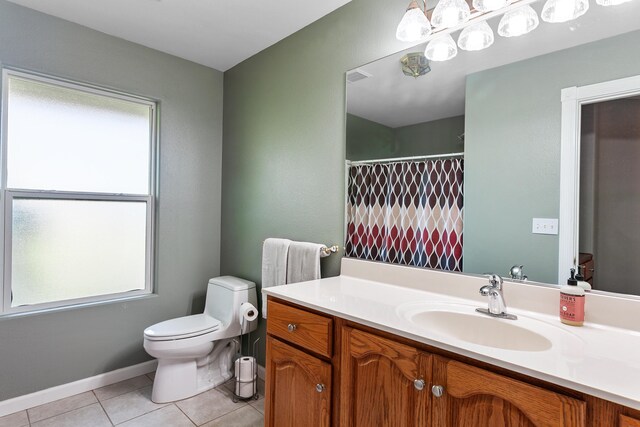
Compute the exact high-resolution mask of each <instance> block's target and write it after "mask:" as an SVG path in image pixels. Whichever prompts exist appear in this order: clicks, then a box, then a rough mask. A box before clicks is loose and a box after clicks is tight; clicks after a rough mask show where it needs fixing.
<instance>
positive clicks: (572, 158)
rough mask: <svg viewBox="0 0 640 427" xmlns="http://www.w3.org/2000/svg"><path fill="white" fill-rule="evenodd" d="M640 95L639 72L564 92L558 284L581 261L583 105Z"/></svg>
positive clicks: (561, 138) (565, 278)
mask: <svg viewBox="0 0 640 427" xmlns="http://www.w3.org/2000/svg"><path fill="white" fill-rule="evenodd" d="M636 95H640V75H637V76H632V77H626V78H622V79H617V80H610V81H606V82H601V83H595V84H591V85H586V86H573V87H568V88H564V89H562V91H561V95H560V99H561V101H562V122H561V134H560V217H559V224H558V225H559V230H558V283H560V284H562V283H566V282H567V279H568V278H569V269H570V268H576V266H577V264H578V243H579V242H578V238H579V224H578V219H579V218H580V200H579V199H580V129H581V114H580V113H581V110H582V106H583V105H587V104H595V103H598V102H603V101H610V100H614V99H620V98H628V97H630V96H636Z"/></svg>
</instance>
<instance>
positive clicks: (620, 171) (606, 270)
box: [578, 96, 640, 294]
mask: <svg viewBox="0 0 640 427" xmlns="http://www.w3.org/2000/svg"><path fill="white" fill-rule="evenodd" d="M580 122H581V135H580V198H579V200H580V208H579V212H580V216H579V218H580V219H579V224H580V226H579V230H580V231H579V261H578V262H579V268H580V270H581V272H582V274H583V276H584V277H585V279H586V280H587V281H588V282H589V283H591V285H592V287H593V288H594V289H606V290H608V291H612V292H620V293H625V294H632V293H635V292H634V291H637V290H636V289H635V287H637V283H638V279H637V278H638V277H640V264H639V263H638V262H637V260H638V259H639V257H640V231H639V230H640V168H638V161H639V160H640V97H638V96H634V97H629V98H622V99H615V100H612V101H604V102H598V103H595V104H587V105H584V106H583V107H582V116H581V121H580Z"/></svg>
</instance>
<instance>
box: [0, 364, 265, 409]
mask: <svg viewBox="0 0 640 427" xmlns="http://www.w3.org/2000/svg"><path fill="white" fill-rule="evenodd" d="M157 365H158V361H157V360H155V359H154V360H149V361H148V362H143V363H140V364H137V365H133V366H127V367H126V368H121V369H116V370H115V371H111V372H105V373H104V374H100V375H96V376H93V377H89V378H84V379H81V380H78V381H74V382H71V383H67V384H62V385H59V386H55V387H51V388H47V389H45V390H40V391H36V392H35V393H30V394H25V395H23V396H18V397H14V398H11V399H7V400H3V401H1V402H0V417H2V416H5V415H8V414H13V413H14V412H18V411H23V410H25V409H28V408H33V407H34V406H38V405H44V404H45V403H49V402H53V401H55V400H59V399H64V398H65V397H69V396H73V395H75V394H79V393H84V392H85V391H90V390H93V389H96V388H100V387H104V386H107V385H110V384H114V383H117V382H120V381H124V380H128V379H129V378H133V377H137V376H140V375H144V374H148V373H150V372H154V371H155V370H156V366H157ZM262 369H263V372H264V368H262ZM258 372H259V371H258Z"/></svg>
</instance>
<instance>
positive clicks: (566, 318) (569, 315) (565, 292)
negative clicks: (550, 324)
mask: <svg viewBox="0 0 640 427" xmlns="http://www.w3.org/2000/svg"><path fill="white" fill-rule="evenodd" d="M560 321H561V322H562V323H565V324H567V325H571V326H582V324H583V323H584V289H582V288H581V287H579V286H578V280H577V279H576V269H575V268H572V269H571V278H570V279H569V280H567V284H566V285H564V286H562V287H561V288H560Z"/></svg>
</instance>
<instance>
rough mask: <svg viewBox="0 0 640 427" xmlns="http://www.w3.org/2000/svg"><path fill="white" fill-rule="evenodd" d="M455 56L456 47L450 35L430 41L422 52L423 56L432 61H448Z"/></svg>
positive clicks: (456, 52)
mask: <svg viewBox="0 0 640 427" xmlns="http://www.w3.org/2000/svg"><path fill="white" fill-rule="evenodd" d="M457 54H458V47H457V46H456V42H454V41H453V38H451V35H450V34H445V35H444V36H440V37H438V38H435V39H433V40H431V41H430V42H429V43H428V44H427V48H426V49H425V51H424V56H426V57H427V58H428V59H430V60H432V61H448V60H449V59H451V58H453V57H455V56H456V55H457Z"/></svg>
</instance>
